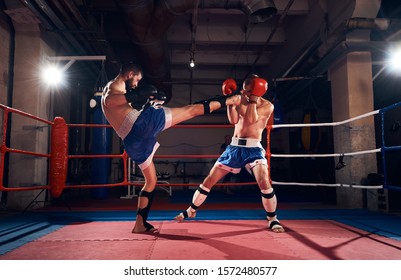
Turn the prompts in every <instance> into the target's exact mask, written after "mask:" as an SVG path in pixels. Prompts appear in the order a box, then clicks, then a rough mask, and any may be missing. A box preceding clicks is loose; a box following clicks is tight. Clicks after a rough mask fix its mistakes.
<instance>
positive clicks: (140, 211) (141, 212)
mask: <svg viewBox="0 0 401 280" xmlns="http://www.w3.org/2000/svg"><path fill="white" fill-rule="evenodd" d="M142 197H146V198H147V199H148V204H147V205H146V207H144V208H138V210H137V212H136V213H137V215H141V216H142V219H143V221H144V223H145V222H146V220H147V219H148V215H149V211H150V207H151V206H152V202H153V197H154V191H151V192H147V191H141V192H140V193H139V197H138V199H141V198H142Z"/></svg>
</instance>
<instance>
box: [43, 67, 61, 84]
mask: <svg viewBox="0 0 401 280" xmlns="http://www.w3.org/2000/svg"><path fill="white" fill-rule="evenodd" d="M64 74H65V73H64V71H63V70H62V69H61V68H60V67H57V66H55V65H50V66H48V67H46V68H44V69H43V70H42V78H43V80H44V81H45V82H46V83H47V84H48V85H49V86H57V85H59V84H60V83H61V82H63V80H64Z"/></svg>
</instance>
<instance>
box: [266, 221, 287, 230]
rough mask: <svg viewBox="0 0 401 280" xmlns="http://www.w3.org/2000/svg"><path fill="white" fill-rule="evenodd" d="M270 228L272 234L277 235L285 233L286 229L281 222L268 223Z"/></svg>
mask: <svg viewBox="0 0 401 280" xmlns="http://www.w3.org/2000/svg"><path fill="white" fill-rule="evenodd" d="M268 227H269V229H270V230H271V231H272V232H275V233H282V232H285V229H284V228H283V226H282V225H281V224H280V222H279V221H278V220H270V221H268Z"/></svg>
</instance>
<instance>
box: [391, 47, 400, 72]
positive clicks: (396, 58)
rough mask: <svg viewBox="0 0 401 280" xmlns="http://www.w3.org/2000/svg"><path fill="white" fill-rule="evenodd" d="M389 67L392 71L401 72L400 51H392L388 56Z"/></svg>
mask: <svg viewBox="0 0 401 280" xmlns="http://www.w3.org/2000/svg"><path fill="white" fill-rule="evenodd" d="M390 65H391V69H392V70H393V71H397V72H401V49H397V50H393V51H392V53H391V55H390Z"/></svg>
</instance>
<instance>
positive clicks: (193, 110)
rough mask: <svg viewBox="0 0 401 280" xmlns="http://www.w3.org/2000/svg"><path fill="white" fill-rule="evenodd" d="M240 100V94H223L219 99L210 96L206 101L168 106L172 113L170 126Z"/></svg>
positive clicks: (234, 103)
mask: <svg viewBox="0 0 401 280" xmlns="http://www.w3.org/2000/svg"><path fill="white" fill-rule="evenodd" d="M223 100H224V102H223ZM240 102H241V96H240V95H234V96H230V97H227V96H223V97H222V98H221V100H216V99H215V98H211V99H208V100H206V101H199V102H196V103H195V104H191V105H187V106H184V107H178V108H170V110H171V113H172V120H171V126H174V125H176V124H179V123H181V122H183V121H186V120H189V119H192V118H194V117H197V116H201V115H205V114H207V113H211V112H213V111H216V110H218V109H220V108H222V105H224V106H223V107H225V106H227V105H239V104H240Z"/></svg>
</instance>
